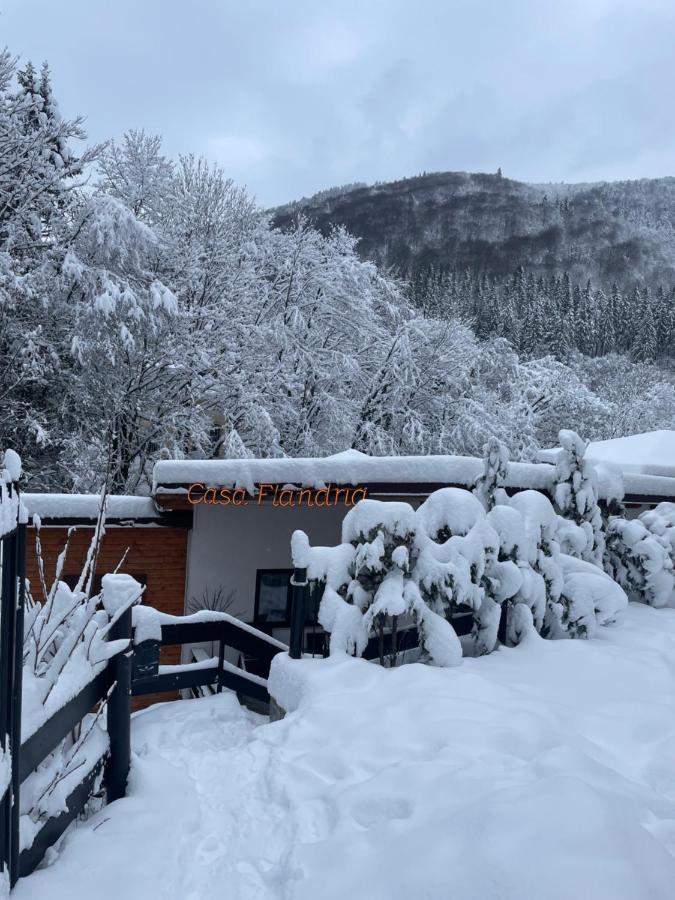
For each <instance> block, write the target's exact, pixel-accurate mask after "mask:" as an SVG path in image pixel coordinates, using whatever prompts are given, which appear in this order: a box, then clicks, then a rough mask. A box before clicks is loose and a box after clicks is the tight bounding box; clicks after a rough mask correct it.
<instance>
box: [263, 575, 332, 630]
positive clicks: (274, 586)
mask: <svg viewBox="0 0 675 900" xmlns="http://www.w3.org/2000/svg"><path fill="white" fill-rule="evenodd" d="M292 575H293V569H258V571H257V574H256V586H255V613H254V616H255V621H256V622H257V623H261V624H262V623H266V624H268V625H276V626H278V627H283V626H289V625H290V624H291V597H292V593H293V586H292V585H291V576H292ZM310 588H311V590H310V596H309V603H308V608H307V609H306V610H305V622H306V624H308V625H312V624H314V623H316V620H317V614H318V610H319V603H320V602H321V596H322V594H323V584H317V583H313V584H311V585H310Z"/></svg>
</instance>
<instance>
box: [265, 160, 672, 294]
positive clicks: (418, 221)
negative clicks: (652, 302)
mask: <svg viewBox="0 0 675 900" xmlns="http://www.w3.org/2000/svg"><path fill="white" fill-rule="evenodd" d="M298 212H304V213H305V214H306V215H308V216H309V218H310V220H311V221H312V222H313V223H315V224H316V225H317V227H318V228H319V229H320V230H322V231H326V230H327V229H329V228H330V227H332V226H333V225H344V226H345V228H347V230H348V231H350V232H351V233H352V234H354V235H356V236H357V237H358V238H359V239H360V245H359V250H360V252H361V254H362V255H363V257H364V258H367V259H372V260H373V261H374V262H376V263H378V264H379V265H382V266H384V267H386V268H393V269H394V270H395V271H396V272H398V273H400V274H402V275H405V276H410V275H414V274H415V273H416V272H417V271H419V270H424V269H428V268H430V267H433V268H435V269H439V270H443V271H446V270H449V269H454V270H457V271H463V270H464V269H469V270H471V271H472V272H477V273H480V274H482V273H485V274H491V275H510V274H511V273H513V272H514V271H515V270H516V269H518V268H519V267H520V266H523V267H524V268H525V269H527V270H528V271H529V272H531V273H532V274H533V275H534V276H535V277H539V276H544V277H547V276H551V275H554V274H562V273H563V272H567V273H568V274H569V276H570V279H571V281H572V282H573V283H575V282H578V283H582V284H585V282H586V281H587V280H588V279H589V278H590V279H591V280H592V281H593V282H595V283H596V284H598V285H602V286H604V287H609V286H611V284H612V283H614V282H615V283H616V284H617V285H618V286H619V287H620V288H623V289H632V288H633V287H634V286H635V284H636V283H637V284H639V285H641V286H648V287H650V288H651V289H652V290H656V288H657V287H658V285H663V286H665V287H667V288H671V287H673V285H674V284H675V178H659V179H642V180H640V181H626V182H615V183H601V184H588V185H583V184H580V185H562V184H560V185H556V184H550V185H531V184H523V183H521V182H518V181H513V180H511V179H509V178H505V177H502V175H501V173H500V174H497V175H486V174H469V173H466V172H441V173H435V174H424V175H420V176H417V177H415V178H406V179H403V180H401V181H395V182H391V183H387V184H375V185H372V186H367V185H347V186H345V188H342V189H340V188H337V189H333V190H329V191H323V192H321V193H319V194H317V195H316V196H315V197H312V198H309V199H304V200H300V201H298V202H295V203H291V204H289V205H288V206H286V207H282V208H280V209H278V210H276V211H275V213H274V216H275V222H276V223H277V224H279V225H282V226H283V225H286V224H287V223H288V222H289V221H290V220H291V219H292V218H293V216H295V215H297V213H298Z"/></svg>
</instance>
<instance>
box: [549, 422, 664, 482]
mask: <svg viewBox="0 0 675 900" xmlns="http://www.w3.org/2000/svg"><path fill="white" fill-rule="evenodd" d="M558 453H560V448H559V447H555V448H553V449H551V450H542V451H541V453H540V454H539V458H540V459H541V460H544V461H547V462H555V460H556V457H557V455H558ZM586 458H587V459H590V460H592V461H593V462H595V463H608V464H610V465H614V466H617V467H618V468H619V469H620V470H621V471H622V472H623V473H624V474H625V473H627V472H635V473H639V474H641V475H661V476H665V477H669V478H675V431H667V430H665V429H661V430H660V431H647V432H645V433H644V434H631V435H628V436H627V437H620V438H612V439H611V440H608V441H593V442H592V443H590V444H589V445H588V449H587V450H586ZM626 490H627V491H628V486H627V485H626Z"/></svg>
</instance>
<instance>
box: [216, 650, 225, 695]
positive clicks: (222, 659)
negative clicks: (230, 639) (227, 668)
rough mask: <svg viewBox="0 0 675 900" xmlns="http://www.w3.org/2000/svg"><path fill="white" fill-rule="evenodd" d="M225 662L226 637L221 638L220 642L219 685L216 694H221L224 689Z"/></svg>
mask: <svg viewBox="0 0 675 900" xmlns="http://www.w3.org/2000/svg"><path fill="white" fill-rule="evenodd" d="M224 663H225V639H224V638H221V639H220V644H219V646H218V686H217V687H216V694H221V693H222V691H223V667H224Z"/></svg>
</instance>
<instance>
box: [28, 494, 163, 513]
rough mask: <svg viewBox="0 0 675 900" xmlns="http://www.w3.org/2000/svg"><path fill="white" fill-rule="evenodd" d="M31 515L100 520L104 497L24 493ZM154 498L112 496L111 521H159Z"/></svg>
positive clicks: (108, 511) (110, 505) (109, 505)
mask: <svg viewBox="0 0 675 900" xmlns="http://www.w3.org/2000/svg"><path fill="white" fill-rule="evenodd" d="M21 500H22V501H23V504H24V505H25V506H26V508H27V509H28V514H29V516H33V515H38V516H39V517H40V518H41V519H92V520H94V519H96V518H97V517H98V510H99V504H100V502H101V498H100V496H99V495H98V494H26V493H22V494H21ZM159 516H160V513H159V512H158V511H157V509H156V507H155V504H154V501H153V500H152V498H151V497H130V496H110V497H108V507H107V512H106V517H107V518H108V519H156V518H159Z"/></svg>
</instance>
